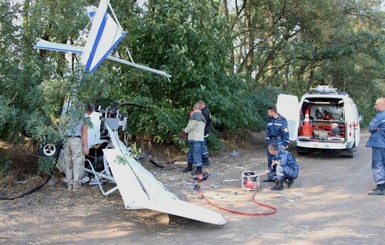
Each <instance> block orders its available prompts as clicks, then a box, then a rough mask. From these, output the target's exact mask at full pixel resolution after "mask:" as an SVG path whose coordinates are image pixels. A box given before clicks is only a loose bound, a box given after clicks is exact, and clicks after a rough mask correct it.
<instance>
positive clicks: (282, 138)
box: [263, 106, 290, 182]
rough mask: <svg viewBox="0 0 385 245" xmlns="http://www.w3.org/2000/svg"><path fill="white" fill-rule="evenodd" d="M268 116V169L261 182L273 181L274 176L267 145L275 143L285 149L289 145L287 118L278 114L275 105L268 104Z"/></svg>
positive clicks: (267, 150)
mask: <svg viewBox="0 0 385 245" xmlns="http://www.w3.org/2000/svg"><path fill="white" fill-rule="evenodd" d="M267 115H268V116H269V118H268V121H267V126H266V154H267V168H268V170H269V171H270V172H269V173H268V174H267V179H265V180H263V182H274V181H275V178H276V171H275V168H274V167H273V166H272V165H271V164H272V157H273V156H272V155H271V154H270V153H269V149H268V146H269V145H270V144H271V143H277V144H278V145H279V147H282V149H286V148H287V147H288V146H289V143H290V141H289V129H288V126H287V120H286V118H284V117H283V116H281V115H279V113H278V112H277V108H276V107H275V106H270V107H269V108H268V110H267Z"/></svg>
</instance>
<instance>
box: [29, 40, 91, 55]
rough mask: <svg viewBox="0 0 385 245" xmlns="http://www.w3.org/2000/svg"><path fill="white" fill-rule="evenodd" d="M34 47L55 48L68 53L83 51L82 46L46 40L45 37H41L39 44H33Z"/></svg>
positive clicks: (54, 49)
mask: <svg viewBox="0 0 385 245" xmlns="http://www.w3.org/2000/svg"><path fill="white" fill-rule="evenodd" d="M33 48H35V49H43V50H53V51H59V52H66V53H75V54H81V53H83V48H82V47H78V46H74V45H69V44H63V43H53V42H49V41H45V40H43V39H40V40H39V41H38V42H37V44H36V45H35V46H33Z"/></svg>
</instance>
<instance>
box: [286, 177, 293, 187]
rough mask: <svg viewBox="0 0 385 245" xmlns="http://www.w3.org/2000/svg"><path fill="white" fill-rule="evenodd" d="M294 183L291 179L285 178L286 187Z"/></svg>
mask: <svg viewBox="0 0 385 245" xmlns="http://www.w3.org/2000/svg"><path fill="white" fill-rule="evenodd" d="M293 183H294V180H293V179H288V180H287V188H290V186H291V185H292V184H293Z"/></svg>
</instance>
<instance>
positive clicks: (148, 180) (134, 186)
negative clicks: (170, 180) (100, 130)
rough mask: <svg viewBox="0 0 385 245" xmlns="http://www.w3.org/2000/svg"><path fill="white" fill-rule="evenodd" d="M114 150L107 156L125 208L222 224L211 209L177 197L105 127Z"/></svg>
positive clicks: (221, 217) (218, 216)
mask: <svg viewBox="0 0 385 245" xmlns="http://www.w3.org/2000/svg"><path fill="white" fill-rule="evenodd" d="M107 129H108V132H109V134H110V136H111V141H112V144H113V146H114V149H105V150H103V151H104V157H105V158H106V160H107V162H108V164H109V166H110V168H111V171H112V174H113V176H114V179H115V182H116V184H117V186H118V189H119V192H120V194H121V196H122V198H123V202H124V205H125V207H126V208H128V209H132V208H145V209H151V210H155V211H158V212H163V213H168V214H172V215H176V216H180V217H184V218H188V219H192V220H198V221H201V222H206V223H210V224H214V225H224V224H226V220H225V219H224V218H223V216H222V215H221V214H219V213H217V212H214V211H212V210H210V209H207V208H203V207H199V206H196V205H194V204H191V203H188V202H185V201H182V200H179V199H178V198H177V197H176V195H174V194H172V193H171V192H169V191H168V190H167V189H166V187H165V186H164V185H163V184H162V183H161V182H159V181H158V180H156V179H155V177H154V176H153V175H152V174H151V173H150V172H149V171H148V170H147V169H145V168H144V167H143V166H142V165H141V164H140V163H139V162H138V161H137V160H136V159H135V158H134V157H133V156H132V155H131V154H130V153H129V152H128V150H127V148H126V147H125V146H124V144H123V143H122V142H121V141H120V140H119V139H118V137H117V134H116V132H113V131H112V130H111V129H110V128H109V127H108V126H107Z"/></svg>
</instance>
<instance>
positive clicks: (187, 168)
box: [182, 163, 192, 173]
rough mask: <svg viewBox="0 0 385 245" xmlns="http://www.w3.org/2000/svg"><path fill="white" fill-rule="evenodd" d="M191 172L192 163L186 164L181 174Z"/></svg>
mask: <svg viewBox="0 0 385 245" xmlns="http://www.w3.org/2000/svg"><path fill="white" fill-rule="evenodd" d="M190 171H192V163H187V167H186V168H185V169H183V170H182V173H187V172H190Z"/></svg>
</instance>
